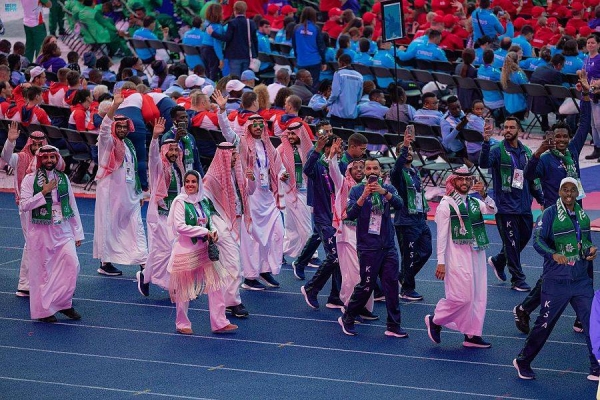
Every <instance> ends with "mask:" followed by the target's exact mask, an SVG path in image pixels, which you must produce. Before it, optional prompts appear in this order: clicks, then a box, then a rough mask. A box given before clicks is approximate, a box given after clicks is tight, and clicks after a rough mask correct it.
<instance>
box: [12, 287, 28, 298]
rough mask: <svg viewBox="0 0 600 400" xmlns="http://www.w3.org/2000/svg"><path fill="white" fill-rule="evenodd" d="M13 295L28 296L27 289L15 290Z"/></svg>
mask: <svg viewBox="0 0 600 400" xmlns="http://www.w3.org/2000/svg"><path fill="white" fill-rule="evenodd" d="M15 296H17V297H29V290H21V289H19V290H17V291H16V293H15Z"/></svg>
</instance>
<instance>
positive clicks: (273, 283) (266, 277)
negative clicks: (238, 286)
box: [260, 272, 279, 288]
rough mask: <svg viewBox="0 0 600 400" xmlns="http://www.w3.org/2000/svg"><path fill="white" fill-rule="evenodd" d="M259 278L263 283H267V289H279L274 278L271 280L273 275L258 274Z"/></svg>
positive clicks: (267, 273)
mask: <svg viewBox="0 0 600 400" xmlns="http://www.w3.org/2000/svg"><path fill="white" fill-rule="evenodd" d="M260 277H261V278H262V279H263V281H265V282H266V283H267V286H268V287H272V288H278V287H279V282H277V281H276V280H275V278H273V275H271V273H270V272H263V273H262V274H260Z"/></svg>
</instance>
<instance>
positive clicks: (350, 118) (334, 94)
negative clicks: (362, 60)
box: [327, 54, 363, 129]
mask: <svg viewBox="0 0 600 400" xmlns="http://www.w3.org/2000/svg"><path fill="white" fill-rule="evenodd" d="M351 63H352V59H351V58H350V56H349V55H348V54H342V55H341V56H340V57H339V58H338V66H339V68H338V70H337V71H335V74H333V83H332V86H331V96H329V100H328V101H327V105H328V107H329V115H328V116H329V120H330V121H331V125H333V126H341V127H344V128H348V129H354V120H355V119H356V117H357V115H358V107H357V104H358V102H359V101H360V98H361V96H362V90H363V77H362V75H361V74H359V73H358V72H356V71H354V70H352V69H351V68H350V64H351Z"/></svg>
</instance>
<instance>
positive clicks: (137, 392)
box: [0, 376, 209, 400]
mask: <svg viewBox="0 0 600 400" xmlns="http://www.w3.org/2000/svg"><path fill="white" fill-rule="evenodd" d="M0 380H6V381H13V382H27V383H38V384H40V383H41V384H45V385H55V386H67V387H74V388H81V389H94V390H105V391H109V392H119V393H129V394H132V395H134V396H139V395H146V396H157V397H171V398H177V399H194V400H209V399H207V398H205V397H190V396H178V395H176V394H170V393H157V392H151V391H149V390H148V389H144V390H127V389H117V388H110V387H105V386H89V385H75V384H73V383H65V382H48V381H40V380H37V379H26V378H15V377H12V376H0Z"/></svg>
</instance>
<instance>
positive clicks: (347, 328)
mask: <svg viewBox="0 0 600 400" xmlns="http://www.w3.org/2000/svg"><path fill="white" fill-rule="evenodd" d="M338 323H339V324H340V326H341V327H342V331H343V332H344V333H345V334H346V335H348V336H356V329H354V322H352V323H347V322H344V319H343V318H342V317H338Z"/></svg>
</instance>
